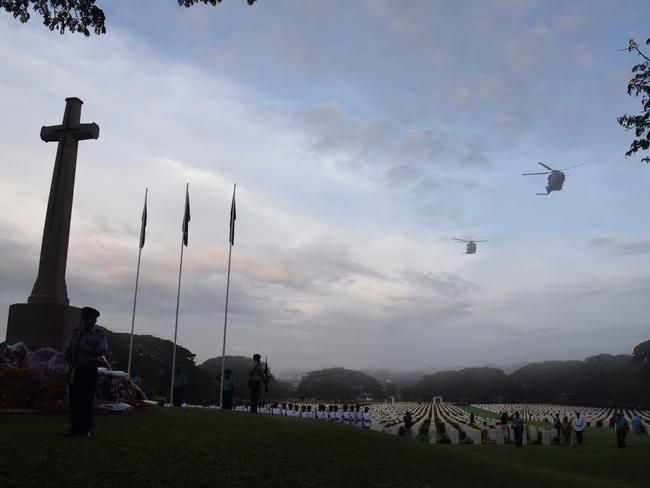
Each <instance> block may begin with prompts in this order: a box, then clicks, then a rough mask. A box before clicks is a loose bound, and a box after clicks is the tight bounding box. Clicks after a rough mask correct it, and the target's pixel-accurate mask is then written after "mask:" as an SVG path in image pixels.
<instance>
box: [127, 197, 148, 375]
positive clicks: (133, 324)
mask: <svg viewBox="0 0 650 488" xmlns="http://www.w3.org/2000/svg"><path fill="white" fill-rule="evenodd" d="M148 192H149V188H145V190H144V207H145V209H146V208H147V193H148ZM145 211H146V210H145ZM143 217H144V214H143ZM142 225H143V226H144V225H146V223H145V222H144V221H143V222H142ZM143 231H144V229H143V228H142V227H141V228H140V245H139V246H138V268H137V271H136V272H135V293H134V294H133V315H132V316H131V340H130V341H129V366H128V367H127V368H126V374H127V375H128V376H129V377H131V359H132V357H133V328H134V326H135V305H136V303H137V301H138V281H139V280H140V258H141V257H142V247H143V244H144V243H143V242H142V237H143V235H142V232H143Z"/></svg>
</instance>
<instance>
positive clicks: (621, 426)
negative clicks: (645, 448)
mask: <svg viewBox="0 0 650 488" xmlns="http://www.w3.org/2000/svg"><path fill="white" fill-rule="evenodd" d="M628 429H629V426H628V424H627V420H625V418H623V414H621V413H619V414H618V415H617V416H616V422H614V431H615V432H616V447H618V448H621V449H624V448H625V436H626V435H627V431H628Z"/></svg>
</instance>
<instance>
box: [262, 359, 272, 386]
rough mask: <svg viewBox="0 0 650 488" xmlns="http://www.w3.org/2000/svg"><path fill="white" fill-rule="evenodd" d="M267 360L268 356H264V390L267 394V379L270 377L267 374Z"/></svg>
mask: <svg viewBox="0 0 650 488" xmlns="http://www.w3.org/2000/svg"><path fill="white" fill-rule="evenodd" d="M268 359H269V357H268V356H264V390H266V391H267V392H268V391H269V378H270V376H271V375H270V374H269V361H268Z"/></svg>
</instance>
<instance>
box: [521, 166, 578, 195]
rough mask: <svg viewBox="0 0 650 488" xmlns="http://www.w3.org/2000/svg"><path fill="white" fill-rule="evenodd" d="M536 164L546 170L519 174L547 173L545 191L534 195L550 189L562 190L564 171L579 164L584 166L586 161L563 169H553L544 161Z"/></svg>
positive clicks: (548, 192)
mask: <svg viewBox="0 0 650 488" xmlns="http://www.w3.org/2000/svg"><path fill="white" fill-rule="evenodd" d="M537 164H539V165H540V166H543V167H544V168H546V169H547V170H548V171H544V172H542V173H522V175H521V176H532V175H548V178H547V180H546V193H536V195H548V194H550V193H551V192H552V191H560V190H562V188H564V180H565V179H566V175H565V174H564V171H566V170H568V169H573V168H577V167H579V166H584V165H585V164H587V163H582V164H579V165H577V166H571V167H570V168H564V169H553V168H551V167H550V166H547V165H545V164H544V163H540V162H538V163H537Z"/></svg>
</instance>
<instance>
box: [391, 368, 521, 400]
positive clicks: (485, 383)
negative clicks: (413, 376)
mask: <svg viewBox="0 0 650 488" xmlns="http://www.w3.org/2000/svg"><path fill="white" fill-rule="evenodd" d="M514 390H515V389H514V386H513V383H512V379H511V378H510V377H508V375H506V374H505V373H504V372H503V371H501V370H500V369H497V368H465V369H461V370H460V371H441V372H438V373H434V374H431V375H427V376H424V377H423V378H422V379H420V380H419V381H418V382H417V383H415V384H414V385H412V386H410V387H407V388H404V389H403V390H402V398H403V399H405V400H431V398H432V397H434V396H442V397H444V399H445V401H459V402H467V403H493V402H499V401H501V400H504V399H511V398H513V394H514Z"/></svg>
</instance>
